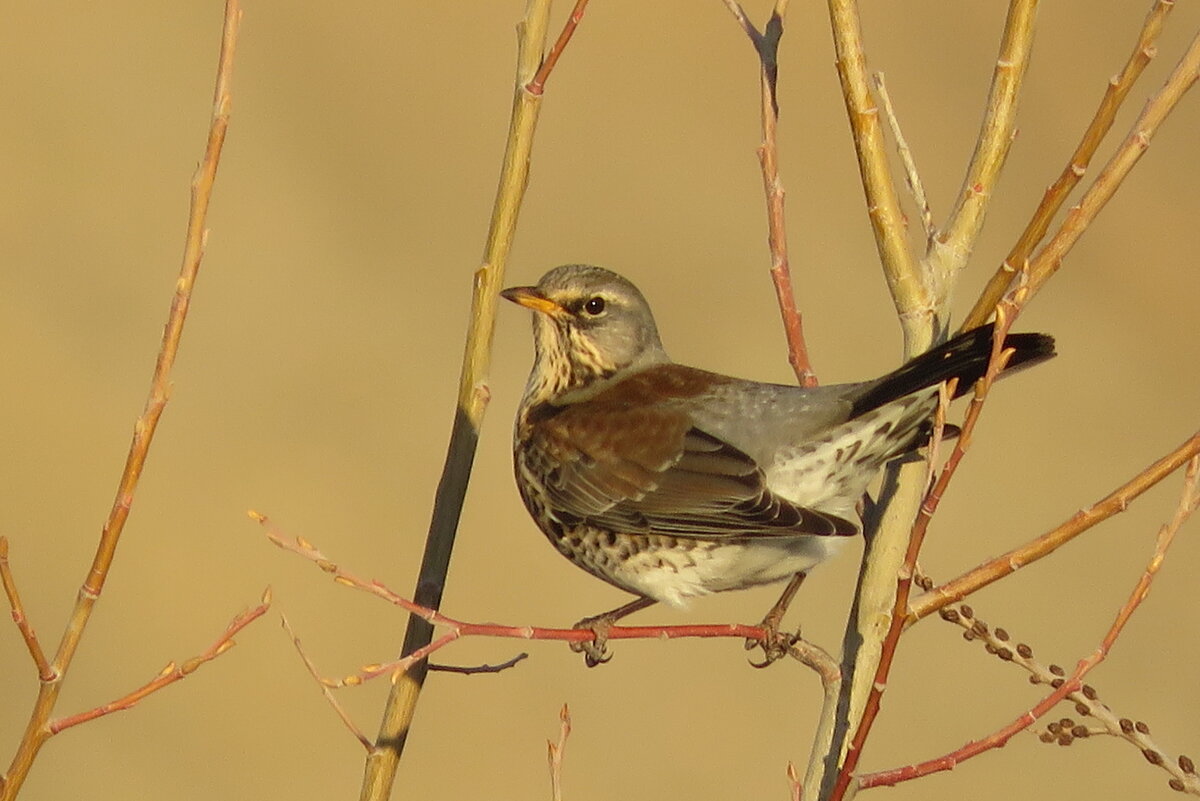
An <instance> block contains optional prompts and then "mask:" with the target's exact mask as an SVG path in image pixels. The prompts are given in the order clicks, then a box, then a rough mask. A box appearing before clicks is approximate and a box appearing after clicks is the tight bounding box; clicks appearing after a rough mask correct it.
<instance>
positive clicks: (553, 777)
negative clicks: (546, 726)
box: [546, 704, 571, 801]
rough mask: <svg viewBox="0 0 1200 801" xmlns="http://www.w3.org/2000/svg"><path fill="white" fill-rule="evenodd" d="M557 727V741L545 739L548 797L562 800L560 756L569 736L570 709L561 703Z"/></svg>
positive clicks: (561, 756)
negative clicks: (547, 763) (548, 780)
mask: <svg viewBox="0 0 1200 801" xmlns="http://www.w3.org/2000/svg"><path fill="white" fill-rule="evenodd" d="M558 720H559V728H558V742H557V743H555V742H553V741H551V740H547V741H546V746H547V752H548V758H549V761H550V797H551V798H552V799H554V801H562V798H563V792H562V758H563V751H564V749H566V747H567V738H568V737H570V736H571V710H570V709H568V708H567V705H566V704H563V706H562V709H561V710H559V713H558Z"/></svg>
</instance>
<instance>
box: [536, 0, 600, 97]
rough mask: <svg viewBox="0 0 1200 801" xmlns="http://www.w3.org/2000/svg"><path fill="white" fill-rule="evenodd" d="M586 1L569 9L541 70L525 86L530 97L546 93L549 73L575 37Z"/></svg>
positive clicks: (578, 1) (579, 1) (577, 3)
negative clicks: (564, 22) (568, 13)
mask: <svg viewBox="0 0 1200 801" xmlns="http://www.w3.org/2000/svg"><path fill="white" fill-rule="evenodd" d="M587 4H588V0H575V8H573V9H571V15H570V16H569V17H567V21H566V24H564V25H563V29H562V32H561V33H559V34H558V39H556V40H555V42H554V46H553V47H551V48H550V52H549V53H547V54H546V58H545V60H544V61H542V66H541V68H540V69H539V70H538V71H537V75H534V76H533V80H532V81H530V82H529V83H527V84H525V91H526V92H529V94H531V95H540V94H541V93H542V92H544V91H546V80H547V79H548V78H549V77H550V73H551V72H553V71H554V67H555V65H556V64H558V59H559V57H560V56H562V54H563V50H565V49H566V47H567V44H568V43H569V42H570V41H571V37H572V36H574V35H575V29H576V28H578V27H579V22H580V20H582V19H583V12H584V10H585V9H587Z"/></svg>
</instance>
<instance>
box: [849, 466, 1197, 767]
mask: <svg viewBox="0 0 1200 801" xmlns="http://www.w3.org/2000/svg"><path fill="white" fill-rule="evenodd" d="M1198 479H1200V457H1196V456H1193V457H1192V458H1191V460H1190V462H1189V464H1188V471H1187V476H1186V478H1185V480H1184V488H1183V492H1182V493H1181V496H1180V500H1179V503H1178V505H1177V506H1176V509H1175V514H1174V515H1173V516H1172V518H1171V520H1170V522H1168V523H1167V524H1165V525H1164V526H1163V527H1162V528H1161V529H1160V530H1159V534H1158V538H1157V540H1156V541H1155V545H1154V553H1153V554H1152V555H1151V557H1150V561H1149V563H1148V564H1147V565H1146V569H1145V570H1144V571H1143V573H1142V575H1141V577H1140V578H1139V579H1138V583H1137V585H1136V586H1135V587H1134V588H1133V591H1132V592H1131V593H1130V594H1129V598H1128V599H1127V600H1126V601H1125V603H1124V604H1122V605H1121V608H1120V609H1119V610H1118V611H1117V615H1116V618H1115V619H1114V620H1113V623H1112V625H1111V626H1109V629H1108V631H1107V632H1106V633H1105V635H1104V637H1103V639H1102V640H1101V641H1100V644H1099V645H1098V646H1097V647H1096V650H1095V651H1093V652H1092V653H1091V654H1090V655H1089V656H1087V657H1086V658H1084V659H1081V660H1079V664H1078V665H1077V666H1076V667H1075V671H1074V672H1073V673H1072V674H1071V676H1070V678H1067V679H1066V680H1064V681H1063V682H1062V684H1061V685H1059V686H1058V687H1056V689H1055V690H1054V692H1052V693H1051V694H1050V695H1048V696H1046V698H1044V699H1042V701H1041V702H1040V703H1038V704H1037V705H1036V706H1034V707H1033V708H1032V709H1030V710H1029V711H1028V712H1026V713H1025V714H1023V715H1021V716H1020V717H1018V718H1017V719H1016V720H1014V721H1013V722H1011V723H1009V724H1008V725H1007V726H1004V727H1003V728H1001V729H999V730H997V731H995V732H993V733H992V734H991V735H989V736H987V737H985V738H983V739H982V740H976V741H974V742H970V743H967V744H966V745H964V746H963V747H962V748H959V749H957V750H956V751H952V752H951V753H949V754H945V755H943V756H940V757H938V758H937V759H932V760H928V761H926V762H922V763H920V764H917V765H906V766H904V767H902V768H896V769H894V770H891V771H881V772H879V773H874V774H868V775H866V776H862V777H860V778H859V780H858V786H859V788H860V789H865V788H867V787H875V786H879V785H892V784H897V783H899V782H901V781H907V780H909V779H915V778H917V777H919V776H926V775H928V774H930V773H937V772H939V771H943V770H950V769H952V768H954V767H955V766H956V765H958V764H961V763H962V762H963V761H965V760H967V759H970V758H971V757H975V756H978V755H979V754H982V753H984V752H985V751H989V750H991V749H993V748H999V747H1001V746H1003V745H1004V744H1005V743H1007V742H1008V741H1009V740H1010V739H1012V737H1013V736H1015V735H1016V734H1017V733H1018V732H1020V731H1023V730H1024V729H1027V728H1028V727H1029V726H1032V725H1033V724H1034V722H1036V721H1037V720H1038V719H1039V718H1040V717H1042V716H1043V715H1045V714H1046V713H1047V712H1049V711H1050V710H1051V709H1053V708H1054V706H1055V705H1056V704H1058V702H1059V701H1061V700H1063V699H1064V698H1066V697H1067V696H1069V695H1070V694H1072V693H1076V692H1080V691H1082V689H1083V684H1082V679H1083V677H1084V676H1085V675H1087V673H1088V672H1089V671H1091V670H1092V669H1093V668H1094V667H1096V665H1098V664H1100V663H1101V662H1103V661H1104V659H1105V658H1106V657H1107V656H1108V654H1109V652H1110V651H1111V650H1112V647H1113V645H1114V644H1115V643H1116V641H1117V638H1119V637H1120V636H1121V632H1122V631H1124V629H1125V626H1126V624H1127V623H1128V622H1129V620H1130V618H1132V617H1133V614H1134V612H1136V611H1137V609H1138V607H1139V606H1140V605H1141V603H1142V601H1143V600H1145V598H1146V596H1147V595H1148V594H1149V592H1150V586H1151V585H1152V584H1153V582H1154V579H1155V577H1156V576H1157V574H1158V571H1159V569H1160V568H1161V567H1162V564H1163V561H1164V559H1165V557H1166V552H1167V549H1168V548H1169V547H1170V545H1171V542H1172V541H1173V540H1174V537H1175V534H1176V533H1177V532H1178V531H1179V528H1180V527H1181V526H1182V525H1183V523H1184V521H1185V520H1187V518H1188V517H1189V516H1190V515H1191V514H1192V513H1193V512H1195V510H1196V507H1197V505H1198V503H1200V501H1198V498H1197V494H1196V491H1197V484H1198V483H1200V482H1198Z"/></svg>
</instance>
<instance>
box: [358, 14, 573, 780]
mask: <svg viewBox="0 0 1200 801" xmlns="http://www.w3.org/2000/svg"><path fill="white" fill-rule="evenodd" d="M551 4H552V0H529V1H528V4H527V6H526V9H525V17H524V20H523V21H522V22H521V24H520V25H519V26H518V51H517V75H516V82H515V83H516V86H515V90H514V94H513V106H512V116H511V120H510V123H509V129H508V141H507V146H506V148H505V153H504V162H503V166H502V168H501V174H500V181H499V185H498V187H497V189H496V200H495V204H494V206H493V209H492V218H491V223H490V226H489V228H488V235H487V243H486V245H485V246H484V253H483V264H482V266H481V267H480V268H479V269H478V270H477V271H476V273H475V282H474V287H473V292H472V297H471V316H470V322H469V325H468V329H467V337H466V346H465V352H464V355H463V364H462V371H461V373H460V377H459V385H458V405H457V408H456V409H455V416H454V424H453V430H452V432H451V435H450V444H449V446H448V447H447V451H446V462H445V465H444V466H443V468H442V477H441V480H440V481H439V483H438V488H437V493H436V495H435V497H434V502H433V514H432V517H431V520H430V523H429V533H428V536H427V537H426V540H425V554H424V556H423V558H422V560H421V569H420V572H419V574H418V576H417V586H416V589H415V591H414V593H413V597H414V599H415V600H416V601H418V602H420V603H421V604H422V605H423V606H425V607H428V608H430V609H436V608H437V607H438V606H439V605H440V604H441V599H442V591H443V589H444V588H445V584H446V574H447V572H448V571H449V569H450V555H451V553H452V551H453V548H454V537H455V534H456V532H457V529H458V521H459V517H460V516H461V514H462V506H463V501H464V500H465V497H466V492H467V484H468V482H469V480H470V476H471V466H472V464H473V462H474V459H475V449H476V444H477V443H478V440H479V430H480V426H481V425H482V423H483V416H484V412H485V411H486V409H487V404H488V400H489V397H490V392H489V390H488V387H487V373H488V368H489V365H490V363H491V348H492V334H493V331H494V328H495V318H496V304H497V297H498V294H499V291H500V289H501V287H502V286H503V281H504V268H505V265H506V263H507V261H508V254H509V252H510V250H511V249H512V242H513V238H514V236H515V235H516V227H517V216H518V213H519V211H520V208H521V201H522V200H523V198H524V196H525V187H526V184H527V182H528V179H529V160H530V153H531V152H532V149H533V136H534V131H535V129H536V126H537V119H538V113H539V111H540V110H541V101H542V94H541V84H540V83H538V84H534V87H533V88H537V89H538V91H537V92H534V91H532V88H531V83H533V82H534V81H535V80H537V76H538V75H539V74H540V75H541V79H540V80H541V81H542V82H544V81H545V78H546V75H547V74H548V73H549V70H550V68H552V67H553V61H556V60H557V58H558V54H553V61H551V60H550V59H547V62H546V63H548V64H549V67H547V66H546V63H543V59H542V54H543V53H544V51H545V43H546V33H547V27H548V24H549V16H550V6H551ZM582 7H583V3H579V4H577V6H576V12H577V13H582ZM577 23H578V17H577V16H576V15H572V18H571V20H569V21H568V23H567V29H564V33H563V36H560V37H559V44H558V45H557V47H558V53H561V51H562V47H564V46H565V45H566V42H567V41H568V40H569V38H570V33H571V32H573V30H574V26H575V24H577ZM539 68H542V69H541V71H540V72H539ZM432 637H433V628H432V626H431V625H430V624H429V623H428V622H427V621H426V620H425V619H423V618H422V617H420V616H415V615H414V616H410V617H409V621H408V628H407V629H406V631H405V635H404V644H403V646H402V648H401V655H402V656H404V655H413V654H417V653H420V652H421V651H422V649H423V648H425V647H426V646H427V645H428V644H429V643H430V641H431V639H432ZM426 672H427V666H426V665H425V663H424V662H422V663H420V664H418V665H416V666H415V668H414V669H413V670H410V671H408V672H406V673H404V675H402V676H400V677H399V679H398V680H397V681H396V682H395V684H393V686H392V689H391V692H390V693H389V695H388V699H387V702H386V705H385V707H384V711H383V716H382V720H381V722H380V725H379V734H378V736H377V737H376V739H375V745H374V747H373V748H372V749H371V751H370V753H369V754H368V756H367V761H366V765H365V767H364V771H363V782H362V787H361V790H360V794H359V798H360V799H362V800H363V801H367V799H375V801H383V800H384V799H386V798H388V797H389V796H390V794H391V788H392V785H393V783H394V782H395V777H396V770H397V767H398V765H399V761H400V755H401V754H402V753H403V750H404V744H405V740H406V739H407V737H408V732H409V727H410V725H411V723H412V719H413V715H414V713H415V711H416V705H417V700H418V698H419V697H420V693H421V688H422V686H423V684H424V680H425V675H426Z"/></svg>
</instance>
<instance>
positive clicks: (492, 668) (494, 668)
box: [429, 651, 529, 676]
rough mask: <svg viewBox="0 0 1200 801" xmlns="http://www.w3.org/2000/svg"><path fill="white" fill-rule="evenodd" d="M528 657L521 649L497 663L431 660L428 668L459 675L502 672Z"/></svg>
mask: <svg viewBox="0 0 1200 801" xmlns="http://www.w3.org/2000/svg"><path fill="white" fill-rule="evenodd" d="M528 658H529V654H527V653H525V652H524V651H522V652H521V653H519V654H517V655H516V656H514V657H513V658H512V659H506V660H504V661H503V662H501V663H499V664H497V665H488V664H483V665H466V666H463V665H435V664H434V663H433V662H430V663H429V669H430V670H436V671H441V672H442V673H457V674H459V675H460V676H475V675H478V674H480V673H503V672H504V671H506V670H508V669H509V668H510V667H516V665H517V663H518V662H520V661H521V660H523V659H528Z"/></svg>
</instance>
